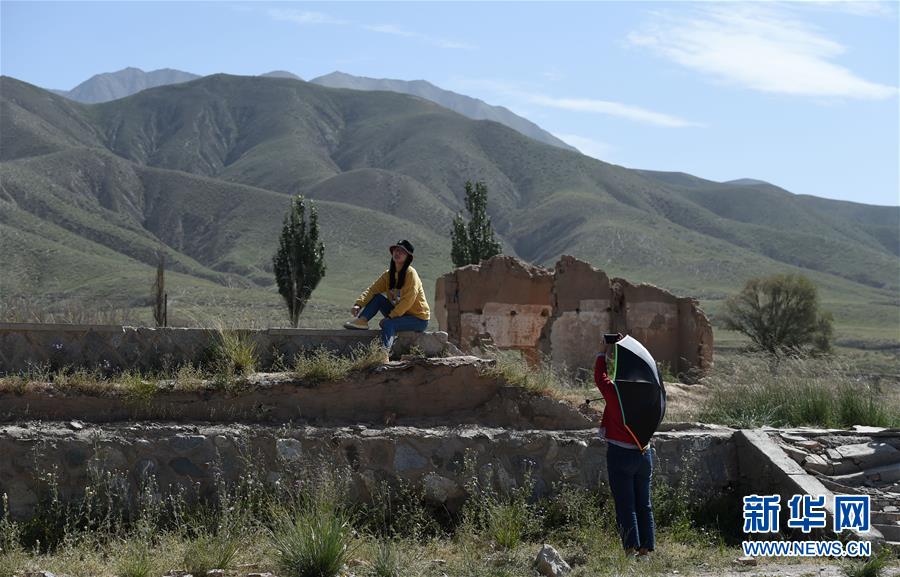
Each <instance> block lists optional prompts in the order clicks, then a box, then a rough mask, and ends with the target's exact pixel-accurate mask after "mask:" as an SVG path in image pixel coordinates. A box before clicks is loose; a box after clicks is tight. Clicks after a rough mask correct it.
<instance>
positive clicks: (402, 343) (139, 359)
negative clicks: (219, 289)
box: [0, 323, 458, 375]
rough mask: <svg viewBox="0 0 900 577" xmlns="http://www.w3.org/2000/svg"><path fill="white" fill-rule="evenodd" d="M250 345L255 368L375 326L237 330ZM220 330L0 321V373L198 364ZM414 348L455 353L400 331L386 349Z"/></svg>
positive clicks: (349, 344)
mask: <svg viewBox="0 0 900 577" xmlns="http://www.w3.org/2000/svg"><path fill="white" fill-rule="evenodd" d="M241 332H242V333H244V334H246V335H247V336H248V337H249V338H250V339H251V341H252V342H253V343H254V344H255V345H256V351H257V354H258V355H259V366H260V368H263V369H265V368H268V367H270V366H271V365H272V363H273V361H274V360H275V358H276V356H277V355H280V356H281V357H282V358H283V359H285V360H286V361H290V360H291V359H293V358H294V356H295V355H296V354H297V353H298V352H300V351H303V350H310V349H316V348H319V347H324V348H326V349H329V350H332V351H335V352H339V353H348V352H350V351H351V350H352V349H353V348H354V347H358V346H364V345H367V344H368V343H369V342H371V341H372V339H375V338H378V335H379V334H380V332H379V331H348V330H338V331H333V330H320V329H263V330H247V331H241ZM219 341H220V331H218V330H216V329H203V328H150V327H124V326H118V325H67V324H31V323H0V375H2V374H4V373H17V372H20V371H25V370H28V369H29V368H31V367H34V366H47V367H49V368H50V369H51V370H55V369H58V368H62V367H99V368H101V369H103V370H121V369H132V370H141V371H147V370H155V369H160V368H164V367H166V366H169V367H174V366H178V365H182V364H185V363H193V364H202V363H205V362H208V361H209V359H211V358H212V356H213V355H214V352H213V351H214V348H215V346H216V344H217V343H218V342H219ZM413 347H415V348H417V349H419V350H421V351H422V352H423V353H425V354H426V355H429V356H441V355H445V354H448V353H450V354H452V353H454V352H458V351H457V349H456V347H454V346H452V345H449V344H448V343H447V335H446V333H442V332H435V333H400V334H399V335H398V338H397V341H396V342H395V344H394V348H393V350H392V354H394V355H398V356H399V355H401V354H403V353H405V352H407V351H409V350H410V349H411V348H413Z"/></svg>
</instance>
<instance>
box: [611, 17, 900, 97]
mask: <svg viewBox="0 0 900 577" xmlns="http://www.w3.org/2000/svg"><path fill="white" fill-rule="evenodd" d="M628 41H629V42H630V43H631V44H632V45H634V46H640V47H645V48H647V49H649V50H652V51H653V52H656V53H657V54H659V55H661V56H663V57H664V58H668V59H669V60H672V61H674V62H676V63H678V64H680V65H682V66H685V67H687V68H691V69H694V70H698V71H700V72H702V73H704V74H707V75H709V76H711V77H713V78H716V79H718V80H724V81H726V82H730V83H732V84H737V85H740V86H744V87H747V88H751V89H753V90H759V91H762V92H772V93H780V94H791V95H798V96H815V97H844V98H866V99H883V98H890V97H892V96H894V95H896V94H897V88H896V87H893V86H886V85H884V84H878V83H875V82H870V81H868V80H865V79H863V78H860V77H859V76H856V75H855V74H854V73H853V72H852V71H850V70H848V69H847V68H845V67H843V66H840V65H838V64H834V63H833V62H832V60H833V59H835V58H836V57H838V56H840V55H841V54H843V53H844V52H845V51H846V49H845V48H844V46H842V45H841V44H839V43H838V42H835V41H834V40H831V39H830V38H828V37H826V36H825V35H823V34H822V33H821V32H820V31H819V30H818V29H816V28H814V27H812V26H811V25H809V24H806V23H804V22H801V21H799V20H796V19H794V18H793V17H792V16H791V15H790V14H789V13H788V12H786V11H784V10H780V9H778V8H777V7H775V6H765V7H764V6H760V5H733V4H732V5H729V6H728V7H727V8H721V7H712V8H708V7H704V8H701V9H698V10H697V11H696V13H695V15H694V16H691V17H682V16H675V15H673V14H670V13H656V14H654V16H653V19H652V21H650V22H649V23H647V24H646V25H645V26H644V27H643V28H642V29H641V30H639V31H635V32H631V33H630V34H629V35H628Z"/></svg>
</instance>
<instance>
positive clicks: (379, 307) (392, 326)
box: [359, 294, 428, 349]
mask: <svg viewBox="0 0 900 577" xmlns="http://www.w3.org/2000/svg"><path fill="white" fill-rule="evenodd" d="M392 310H394V305H392V304H391V301H389V300H388V298H387V297H386V296H384V295H383V294H377V295H375V296H374V297H372V300H370V301H369V302H368V303H366V306H365V308H364V309H363V310H362V312H360V313H359V316H360V317H362V318H365V319H366V320H367V321H370V320H372V319H373V318H374V317H375V314H376V313H381V314H383V315H384V324H383V325H381V344H382V345H384V346H385V348H388V349H389V348H391V345H393V344H394V338H396V336H397V332H398V331H416V332H419V333H422V332H425V329H426V328H427V327H428V321H426V320H422V319H420V318H419V317H416V316H413V315H403V316H402V317H397V318H395V319H392V318H389V317H388V315H389V314H391V311H392Z"/></svg>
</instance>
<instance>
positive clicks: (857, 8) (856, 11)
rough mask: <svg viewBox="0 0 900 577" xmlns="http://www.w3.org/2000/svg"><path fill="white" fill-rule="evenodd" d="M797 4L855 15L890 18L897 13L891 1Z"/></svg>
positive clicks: (811, 0) (829, 0) (810, 1)
mask: <svg viewBox="0 0 900 577" xmlns="http://www.w3.org/2000/svg"><path fill="white" fill-rule="evenodd" d="M895 4H896V3H894V5H895ZM791 5H793V4H791ZM791 5H789V6H791ZM796 6H802V7H804V8H806V7H810V8H816V9H819V10H823V11H827V12H840V13H843V14H851V15H853V16H874V17H879V18H889V17H892V16H894V15H895V12H894V6H893V5H892V3H890V2H867V1H866V0H846V1H843V2H836V1H834V0H821V1H818V0H808V1H806V2H799V3H798V4H797V5H796Z"/></svg>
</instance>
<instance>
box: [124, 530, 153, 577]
mask: <svg viewBox="0 0 900 577" xmlns="http://www.w3.org/2000/svg"><path fill="white" fill-rule="evenodd" d="M120 550H121V552H122V556H121V557H120V558H119V561H118V563H117V564H116V574H117V575H118V576H119V577H151V576H152V575H156V574H157V573H158V567H157V563H156V561H155V559H154V557H153V551H152V550H151V548H150V543H148V542H147V541H145V540H143V539H129V540H127V541H125V542H124V543H123V544H122V546H121V549H120Z"/></svg>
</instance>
